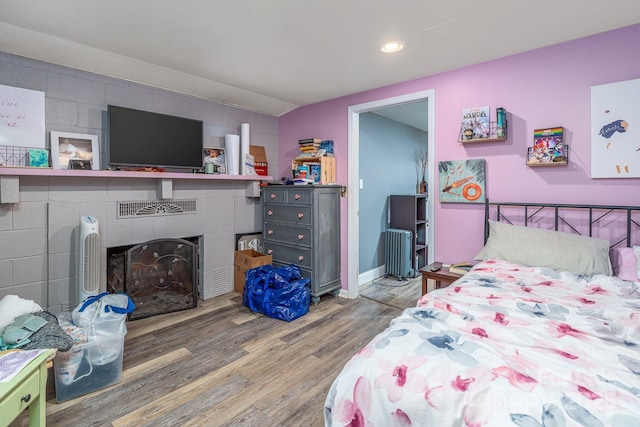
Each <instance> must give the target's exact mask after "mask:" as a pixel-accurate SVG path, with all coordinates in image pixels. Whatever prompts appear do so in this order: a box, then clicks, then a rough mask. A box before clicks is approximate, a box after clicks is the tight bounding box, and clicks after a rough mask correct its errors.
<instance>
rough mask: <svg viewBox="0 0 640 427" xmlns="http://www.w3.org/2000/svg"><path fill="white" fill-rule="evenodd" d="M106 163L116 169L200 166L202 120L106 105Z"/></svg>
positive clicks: (188, 167)
mask: <svg viewBox="0 0 640 427" xmlns="http://www.w3.org/2000/svg"><path fill="white" fill-rule="evenodd" d="M107 115H108V119H107V120H108V126H107V127H108V135H109V145H108V147H109V148H108V153H109V160H108V161H109V164H110V165H111V166H113V167H115V168H117V169H125V168H131V167H134V168H135V167H157V168H164V169H170V170H171V169H191V170H192V171H193V170H195V169H201V168H202V158H203V157H202V121H201V120H193V119H188V118H184V117H176V116H170V115H166V114H159V113H152V112H149V111H141V110H134V109H132V108H125V107H118V106H115V105H108V106H107Z"/></svg>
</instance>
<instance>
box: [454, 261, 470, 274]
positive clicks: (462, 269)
mask: <svg viewBox="0 0 640 427" xmlns="http://www.w3.org/2000/svg"><path fill="white" fill-rule="evenodd" d="M471 268H473V265H471V263H468V262H459V263H457V264H451V265H450V266H449V272H450V273H455V274H460V275H463V276H464V275H465V274H467V273H468V272H469V271H471Z"/></svg>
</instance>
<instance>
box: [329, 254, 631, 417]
mask: <svg viewBox="0 0 640 427" xmlns="http://www.w3.org/2000/svg"><path fill="white" fill-rule="evenodd" d="M639 287H640V284H639V283H637V282H625V281H622V280H620V279H618V278H615V277H608V276H593V277H582V276H575V275H572V274H570V273H556V272H554V271H552V270H548V269H544V268H532V267H522V266H519V265H515V264H511V263H507V262H505V261H497V260H490V261H486V262H482V263H480V264H478V265H476V266H475V267H474V268H473V269H472V270H471V272H470V273H468V274H467V275H465V276H464V277H463V278H462V279H460V280H458V281H457V282H454V283H453V284H452V285H450V286H449V287H447V288H444V289H440V290H437V291H433V292H430V293H428V294H426V295H424V296H423V297H422V298H420V300H419V301H418V306H417V307H415V308H410V309H407V310H405V311H404V312H403V313H402V315H401V316H399V317H398V318H396V319H394V320H393V321H392V322H391V325H390V326H389V328H387V329H386V330H385V331H384V332H382V333H380V334H379V335H378V336H376V337H375V338H374V339H373V340H372V341H371V342H370V343H369V344H367V346H366V347H364V348H363V349H362V350H361V351H360V352H359V353H358V354H356V355H355V356H354V357H353V358H352V359H351V360H350V361H349V362H348V363H347V365H346V366H345V367H344V369H343V370H342V372H341V373H340V374H339V375H338V377H337V378H336V379H335V381H334V383H333V385H332V386H331V389H330V391H329V394H328V396H327V399H326V403H325V411H324V414H325V424H326V425H327V426H344V425H350V426H380V427H391V426H435V427H447V426H474V427H475V426H478V427H479V426H524V427H534V426H535V427H541V426H544V427H551V426H554V427H561V426H587V427H592V426H593V427H595V426H616V427H627V426H628V427H631V426H633V427H637V426H640V290H639Z"/></svg>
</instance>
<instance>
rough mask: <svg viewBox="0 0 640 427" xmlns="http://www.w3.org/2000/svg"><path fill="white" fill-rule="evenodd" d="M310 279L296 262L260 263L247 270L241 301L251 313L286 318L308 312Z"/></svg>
mask: <svg viewBox="0 0 640 427" xmlns="http://www.w3.org/2000/svg"><path fill="white" fill-rule="evenodd" d="M310 282H311V281H310V280H309V279H303V278H302V274H301V273H300V269H299V268H298V267H297V266H296V265H293V264H292V265H290V266H282V267H278V268H274V267H272V266H271V265H263V266H260V267H256V268H253V269H251V270H248V271H247V273H246V276H245V285H244V291H243V293H242V303H243V304H244V305H246V306H247V307H249V309H250V310H251V311H253V312H255V313H261V314H264V315H265V316H269V317H273V318H275V319H280V320H285V321H287V322H290V321H292V320H294V319H297V318H298V317H300V316H304V315H305V314H307V313H308V312H309V304H310V301H311V289H310Z"/></svg>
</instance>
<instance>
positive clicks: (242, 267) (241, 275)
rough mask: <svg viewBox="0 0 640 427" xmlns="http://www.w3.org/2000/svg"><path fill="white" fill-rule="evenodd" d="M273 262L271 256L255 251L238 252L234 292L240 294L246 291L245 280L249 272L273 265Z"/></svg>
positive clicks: (235, 262) (234, 271) (235, 263)
mask: <svg viewBox="0 0 640 427" xmlns="http://www.w3.org/2000/svg"><path fill="white" fill-rule="evenodd" d="M272 262H273V257H272V256H271V255H265V254H263V253H262V252H258V251H254V250H253V249H247V250H244V251H236V255H235V260H234V263H233V290H234V291H236V292H239V293H242V291H244V279H245V275H246V273H247V270H251V269H252V268H256V267H260V266H261V265H267V264H271V263H272Z"/></svg>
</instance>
